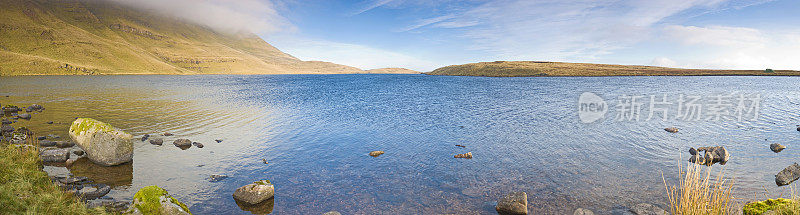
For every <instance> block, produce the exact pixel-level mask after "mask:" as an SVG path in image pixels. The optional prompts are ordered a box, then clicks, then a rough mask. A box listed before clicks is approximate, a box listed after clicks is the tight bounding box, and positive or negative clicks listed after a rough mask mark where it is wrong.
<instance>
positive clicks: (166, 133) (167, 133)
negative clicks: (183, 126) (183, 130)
mask: <svg viewBox="0 0 800 215" xmlns="http://www.w3.org/2000/svg"><path fill="white" fill-rule="evenodd" d="M172 135H173V134H172V133H169V132H164V134H163V136H165V137H169V136H172Z"/></svg>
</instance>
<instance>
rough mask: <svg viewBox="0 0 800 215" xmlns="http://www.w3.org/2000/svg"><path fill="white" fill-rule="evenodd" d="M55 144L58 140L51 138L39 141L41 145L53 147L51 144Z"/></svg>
mask: <svg viewBox="0 0 800 215" xmlns="http://www.w3.org/2000/svg"><path fill="white" fill-rule="evenodd" d="M55 145H56V142H53V141H49V140H42V141H39V146H41V147H51V146H55Z"/></svg>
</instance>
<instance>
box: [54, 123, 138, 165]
mask: <svg viewBox="0 0 800 215" xmlns="http://www.w3.org/2000/svg"><path fill="white" fill-rule="evenodd" d="M69 136H70V137H72V139H73V140H75V142H77V144H78V146H80V147H81V148H82V149H83V150H84V151H86V154H87V157H88V158H89V160H91V161H92V162H94V163H97V164H100V165H103V166H113V165H119V164H122V163H127V162H130V161H131V160H133V141H132V139H133V135H131V134H128V133H125V132H124V131H122V130H120V129H118V128H115V127H112V126H111V125H109V124H107V123H104V122H100V121H97V120H94V119H90V118H78V119H77V120H75V122H73V123H72V126H70V127H69Z"/></svg>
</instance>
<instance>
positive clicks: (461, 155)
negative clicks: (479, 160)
mask: <svg viewBox="0 0 800 215" xmlns="http://www.w3.org/2000/svg"><path fill="white" fill-rule="evenodd" d="M453 157H454V158H466V159H472V152H467V153H464V154H457V155H455V156H453Z"/></svg>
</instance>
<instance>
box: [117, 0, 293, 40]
mask: <svg viewBox="0 0 800 215" xmlns="http://www.w3.org/2000/svg"><path fill="white" fill-rule="evenodd" d="M106 1H111V2H117V3H121V4H124V5H128V6H132V7H135V8H139V9H144V10H152V11H156V12H159V13H161V14H164V15H167V16H174V17H177V18H181V19H184V20H187V21H190V22H193V23H197V24H200V25H204V26H207V27H209V28H212V29H214V30H217V31H224V32H251V33H262V34H268V33H274V32H277V31H282V30H292V29H293V26H292V25H291V24H290V23H289V22H288V21H287V20H286V19H285V18H284V17H282V16H281V15H280V14H279V13H278V11H277V10H276V9H275V5H274V4H273V3H272V2H270V1H265V0H236V1H232V0H169V1H165V0H106Z"/></svg>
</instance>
